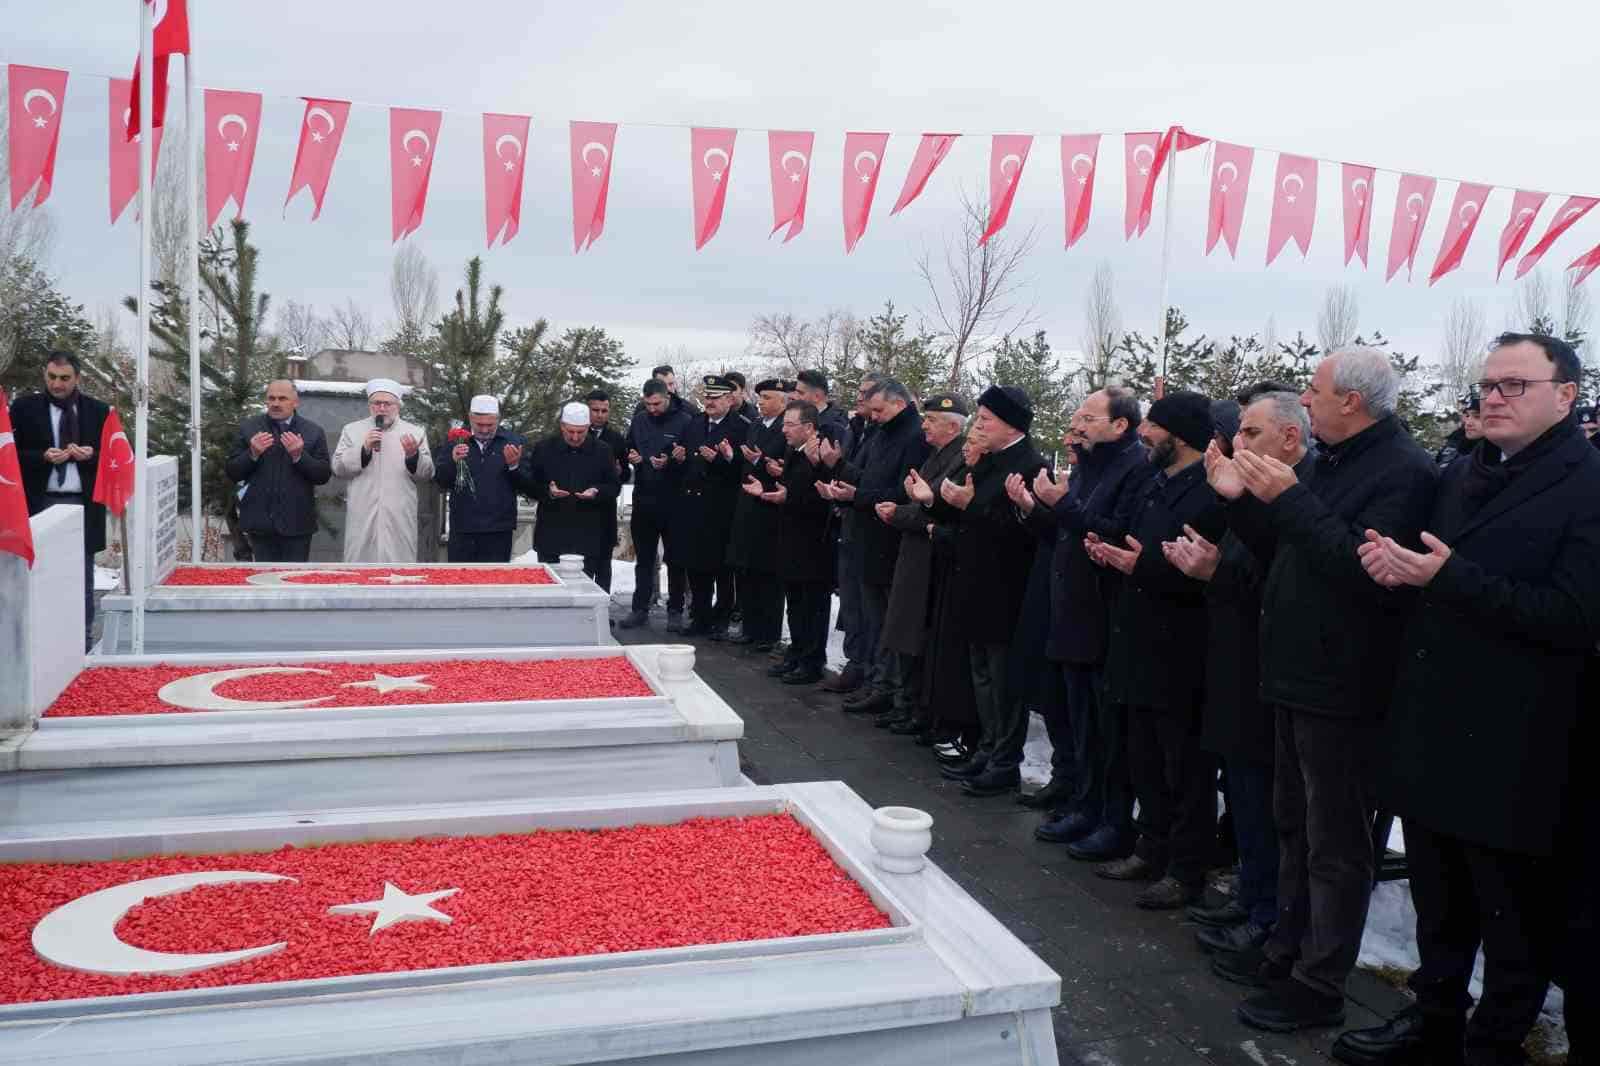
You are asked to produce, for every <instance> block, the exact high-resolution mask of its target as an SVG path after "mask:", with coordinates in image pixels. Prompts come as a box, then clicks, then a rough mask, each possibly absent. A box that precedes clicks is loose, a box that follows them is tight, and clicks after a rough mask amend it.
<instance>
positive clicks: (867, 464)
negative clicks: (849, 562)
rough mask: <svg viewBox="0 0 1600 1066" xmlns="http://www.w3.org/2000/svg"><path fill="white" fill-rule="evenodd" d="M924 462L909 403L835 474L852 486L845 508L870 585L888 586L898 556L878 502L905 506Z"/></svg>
mask: <svg viewBox="0 0 1600 1066" xmlns="http://www.w3.org/2000/svg"><path fill="white" fill-rule="evenodd" d="M927 458H928V440H927V438H926V437H924V436H923V434H922V416H921V415H919V414H918V413H917V409H916V407H915V406H914V405H912V404H907V405H906V409H905V410H904V411H901V412H900V413H899V414H897V415H895V416H894V417H893V418H892V419H890V420H889V421H888V422H886V423H884V424H883V425H880V426H878V427H877V428H876V430H875V431H874V432H873V433H872V434H870V435H869V436H868V437H867V440H866V444H865V445H863V447H862V449H861V452H860V454H859V455H858V456H857V457H856V460H855V462H842V463H840V464H839V465H838V467H837V468H835V470H834V476H835V477H836V478H838V479H839V480H840V481H847V482H849V483H851V484H853V485H855V486H856V494H855V498H854V499H852V500H851V501H850V503H849V504H847V505H846V506H848V507H849V508H850V509H851V510H852V511H854V512H855V531H856V532H855V535H856V538H857V539H858V540H859V541H860V544H859V546H858V548H857V550H858V551H859V552H860V554H861V579H862V580H863V581H865V582H866V583H868V584H871V585H890V584H892V583H893V581H894V563H895V558H896V556H898V555H899V554H900V531H899V530H897V529H893V528H891V527H890V526H888V525H886V524H885V523H884V522H882V521H880V520H879V519H878V516H877V514H876V513H875V512H876V508H877V506H878V504H880V503H895V504H899V503H905V502H906V490H905V480H906V475H907V474H908V473H910V472H911V470H912V468H913V467H920V466H921V465H922V463H923V461H924V460H926V459H927Z"/></svg>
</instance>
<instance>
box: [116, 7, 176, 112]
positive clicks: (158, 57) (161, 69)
mask: <svg viewBox="0 0 1600 1066" xmlns="http://www.w3.org/2000/svg"><path fill="white" fill-rule="evenodd" d="M144 2H145V3H147V4H150V3H153V4H154V5H155V11H154V12H153V13H152V14H151V18H152V19H154V21H155V28H154V40H155V50H154V51H153V52H151V54H150V64H151V65H150V70H151V73H152V74H154V76H155V81H154V83H153V84H152V85H151V88H150V94H151V102H152V104H153V105H154V106H152V108H151V110H152V111H153V112H154V117H152V118H151V120H150V125H152V126H155V127H158V128H159V127H160V126H161V125H162V123H163V122H165V121H166V114H167V61H168V59H169V58H170V57H171V56H174V55H182V56H186V55H188V54H189V4H188V0H144ZM139 47H140V48H141V49H142V48H143V47H144V43H143V42H142V41H141V42H140V44H139ZM132 82H133V88H132V91H131V92H130V93H129V100H130V102H129V104H128V116H127V118H126V119H125V122H126V123H127V127H126V128H127V132H126V135H125V137H124V139H125V140H129V141H131V140H133V139H134V135H135V134H137V133H138V132H139V60H138V59H137V58H135V59H134V61H133V79H132Z"/></svg>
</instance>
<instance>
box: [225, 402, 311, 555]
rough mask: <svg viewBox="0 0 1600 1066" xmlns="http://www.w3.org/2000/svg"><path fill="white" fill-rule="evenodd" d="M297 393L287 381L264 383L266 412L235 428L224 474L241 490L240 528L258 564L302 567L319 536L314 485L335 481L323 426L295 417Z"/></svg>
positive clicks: (298, 403)
mask: <svg viewBox="0 0 1600 1066" xmlns="http://www.w3.org/2000/svg"><path fill="white" fill-rule="evenodd" d="M299 406H300V394H299V393H298V392H296V391H295V387H294V382H292V381H289V380H287V379H284V380H279V381H269V382H268V383H267V410H266V413H265V414H259V415H253V416H252V417H250V418H247V419H245V420H244V422H242V423H241V424H240V425H239V437H238V439H237V440H236V441H235V442H234V445H233V451H232V452H231V453H229V455H228V461H227V463H226V464H225V465H224V469H226V470H227V472H228V477H229V478H231V479H232V480H234V481H236V482H243V483H244V485H245V493H244V496H243V497H241V498H240V500H239V526H240V528H241V529H242V530H243V531H244V534H245V536H246V537H248V538H250V551H251V554H252V555H254V556H255V559H256V561H257V562H262V563H303V562H305V561H306V560H308V559H310V558H311V537H312V535H313V534H314V533H316V531H317V498H316V490H317V486H318V485H326V484H327V483H328V479H329V478H331V477H333V465H332V463H331V462H330V461H329V458H328V437H327V434H325V433H323V431H322V427H321V426H319V425H317V424H316V423H315V422H308V421H307V420H305V419H304V418H301V417H299V416H298V415H297V414H295V411H296V409H297V408H298V407H299Z"/></svg>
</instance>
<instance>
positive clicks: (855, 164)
mask: <svg viewBox="0 0 1600 1066" xmlns="http://www.w3.org/2000/svg"><path fill="white" fill-rule="evenodd" d="M863 159H868V160H871V165H870V166H868V168H867V169H866V171H864V172H863V171H862V169H861V161H862V160H863ZM877 165H878V153H877V152H857V153H856V157H855V159H853V160H852V161H851V163H850V169H852V170H854V171H855V172H856V173H857V174H861V173H868V174H870V173H872V171H873V170H874V169H875V168H876V167H877Z"/></svg>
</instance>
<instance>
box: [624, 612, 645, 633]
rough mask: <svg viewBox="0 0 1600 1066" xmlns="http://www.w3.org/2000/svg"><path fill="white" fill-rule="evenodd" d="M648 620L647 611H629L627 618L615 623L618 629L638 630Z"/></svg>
mask: <svg viewBox="0 0 1600 1066" xmlns="http://www.w3.org/2000/svg"><path fill="white" fill-rule="evenodd" d="M649 620H650V614H649V612H648V611H629V612H628V617H626V618H624V619H623V620H622V621H620V622H618V623H617V628H618V629H638V628H640V627H641V626H643V625H644V624H645V623H646V622H647V621H649Z"/></svg>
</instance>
